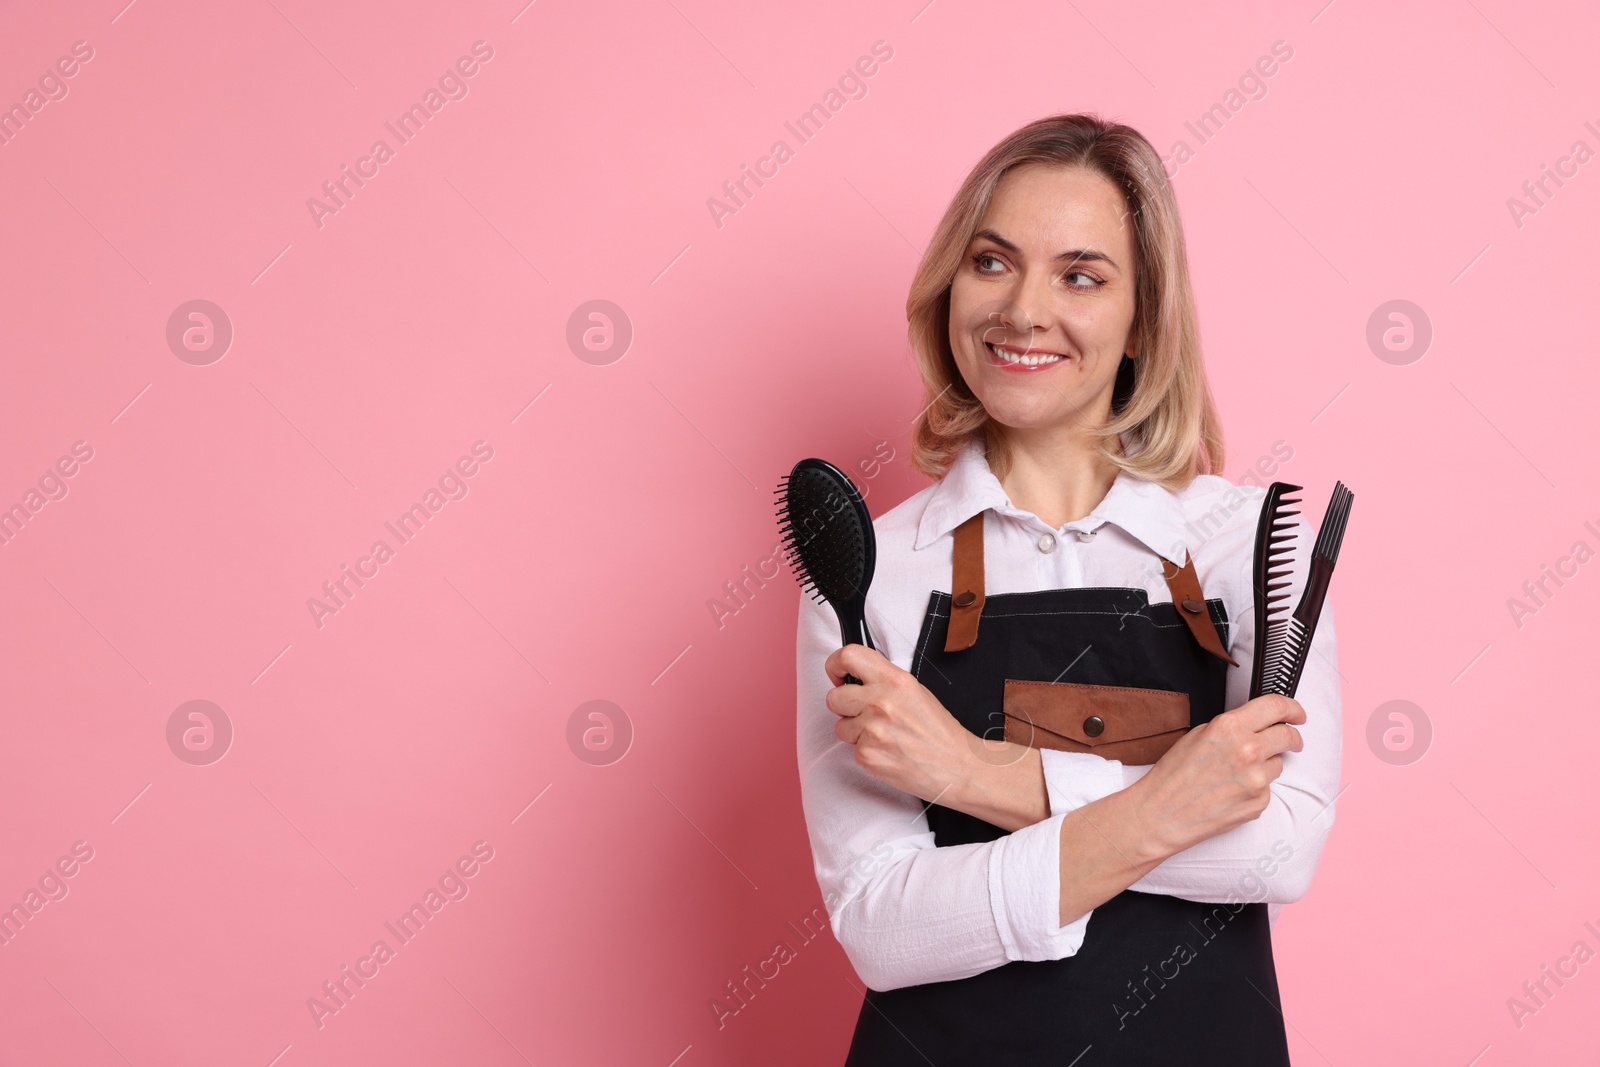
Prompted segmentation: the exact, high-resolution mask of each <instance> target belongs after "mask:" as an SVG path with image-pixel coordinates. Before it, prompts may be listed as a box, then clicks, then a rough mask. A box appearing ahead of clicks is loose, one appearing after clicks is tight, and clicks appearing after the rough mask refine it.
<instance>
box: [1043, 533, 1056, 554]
mask: <svg viewBox="0 0 1600 1067" xmlns="http://www.w3.org/2000/svg"><path fill="white" fill-rule="evenodd" d="M1055 550H1056V535H1055V534H1044V535H1043V536H1041V537H1040V538H1039V551H1040V552H1054V551H1055Z"/></svg>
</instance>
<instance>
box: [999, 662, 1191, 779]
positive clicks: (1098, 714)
mask: <svg viewBox="0 0 1600 1067" xmlns="http://www.w3.org/2000/svg"><path fill="white" fill-rule="evenodd" d="M1003 709H1004V711H1005V722H1006V732H1005V739H1006V740H1007V741H1011V742H1015V743H1016V744H1019V745H1026V746H1028V747H1029V748H1053V749H1060V750H1062V751H1064V752H1088V753H1092V754H1094V755H1096V756H1101V757H1104V758H1105V759H1110V760H1121V761H1122V762H1123V763H1126V764H1130V765H1132V766H1144V765H1146V764H1152V763H1155V762H1156V761H1157V760H1159V759H1160V758H1161V757H1162V756H1163V755H1164V754H1165V753H1166V751H1167V749H1169V748H1171V747H1172V746H1173V743H1174V742H1176V741H1177V740H1178V738H1180V737H1182V736H1183V735H1184V732H1185V731H1187V730H1188V729H1189V694H1188V693H1185V692H1181V691H1178V690H1172V689H1142V688H1139V687H1136V686H1125V685H1086V684H1084V683H1082V682H1027V681H1021V680H1018V679H1015V678H1007V679H1006V680H1005V703H1004V705H1003Z"/></svg>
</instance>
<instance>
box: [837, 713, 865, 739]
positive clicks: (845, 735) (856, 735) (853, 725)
mask: <svg viewBox="0 0 1600 1067" xmlns="http://www.w3.org/2000/svg"><path fill="white" fill-rule="evenodd" d="M833 736H834V737H837V738H838V739H839V740H841V741H843V742H844V743H845V744H848V745H853V744H855V743H856V741H858V740H859V739H860V738H861V720H859V719H853V718H849V717H845V718H842V719H836V720H835V721H834V724H833Z"/></svg>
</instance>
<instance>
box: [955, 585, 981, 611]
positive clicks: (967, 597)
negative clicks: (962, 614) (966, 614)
mask: <svg viewBox="0 0 1600 1067" xmlns="http://www.w3.org/2000/svg"><path fill="white" fill-rule="evenodd" d="M977 599H978V594H977V593H974V592H973V591H972V590H970V589H963V590H962V591H961V592H959V593H957V594H956V598H955V600H953V601H951V603H953V604H955V606H956V607H958V608H970V607H971V606H972V604H973V602H974V601H975V600H977Z"/></svg>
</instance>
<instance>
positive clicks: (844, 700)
mask: <svg viewBox="0 0 1600 1067" xmlns="http://www.w3.org/2000/svg"><path fill="white" fill-rule="evenodd" d="M864 688H865V687H864V686H859V685H844V684H842V683H835V684H834V687H833V688H832V689H830V690H828V691H827V692H826V693H824V694H823V696H822V702H823V704H825V705H827V708H828V710H829V711H831V712H833V713H834V714H835V715H837V716H839V717H840V718H843V719H854V718H855V717H856V716H857V715H860V714H861V713H862V712H863V711H865V710H866V706H867V703H866V694H865V693H864V692H862V690H863V689H864Z"/></svg>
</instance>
